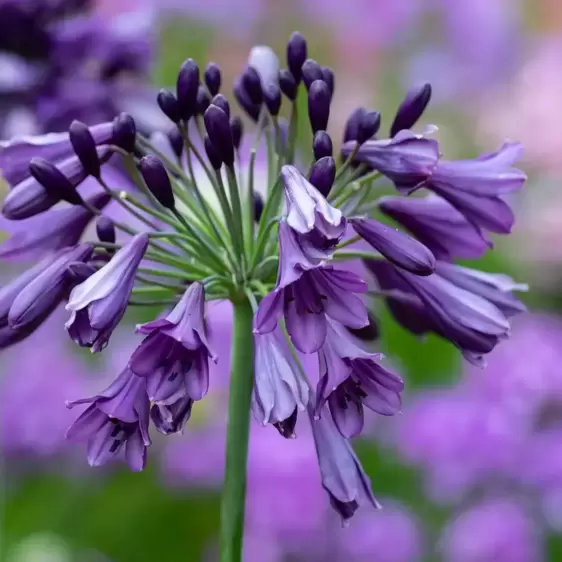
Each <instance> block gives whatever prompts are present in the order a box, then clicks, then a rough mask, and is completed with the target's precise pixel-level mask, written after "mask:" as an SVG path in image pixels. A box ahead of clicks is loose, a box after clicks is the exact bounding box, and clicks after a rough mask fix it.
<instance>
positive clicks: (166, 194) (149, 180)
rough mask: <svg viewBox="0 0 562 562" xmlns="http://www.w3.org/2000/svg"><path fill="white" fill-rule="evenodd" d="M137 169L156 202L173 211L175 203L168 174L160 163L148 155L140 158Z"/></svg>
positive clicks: (154, 157) (157, 159)
mask: <svg viewBox="0 0 562 562" xmlns="http://www.w3.org/2000/svg"><path fill="white" fill-rule="evenodd" d="M139 169H140V172H141V174H142V177H143V179H144V181H145V183H146V186H147V187H148V189H150V192H151V193H152V195H154V197H156V199H157V200H158V202H159V203H160V204H161V205H162V206H163V207H166V208H167V209H174V208H175V206H176V202H175V200H174V192H173V191H172V184H171V182H170V177H169V176H168V172H167V171H166V168H165V167H164V164H162V161H161V160H160V159H159V158H157V157H156V156H153V155H152V154H149V155H148V156H144V157H143V158H141V160H140V162H139Z"/></svg>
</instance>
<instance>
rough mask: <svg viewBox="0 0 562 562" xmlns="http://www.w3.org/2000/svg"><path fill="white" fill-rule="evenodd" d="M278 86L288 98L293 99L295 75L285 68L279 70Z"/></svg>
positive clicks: (295, 93)
mask: <svg viewBox="0 0 562 562" xmlns="http://www.w3.org/2000/svg"><path fill="white" fill-rule="evenodd" d="M279 87H280V88H281V91H282V92H283V94H284V95H285V96H286V97H287V98H288V99H290V100H291V101H295V98H296V97H297V83H296V81H295V77H294V76H293V75H292V74H291V72H290V71H289V70H287V69H286V68H283V69H282V70H280V71H279Z"/></svg>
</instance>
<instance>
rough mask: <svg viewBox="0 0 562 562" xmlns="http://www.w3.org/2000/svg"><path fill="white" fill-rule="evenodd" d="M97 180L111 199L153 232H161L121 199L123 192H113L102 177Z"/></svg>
mask: <svg viewBox="0 0 562 562" xmlns="http://www.w3.org/2000/svg"><path fill="white" fill-rule="evenodd" d="M97 180H98V183H99V184H100V185H101V186H102V188H103V189H104V191H105V192H106V193H108V194H109V195H111V197H112V198H113V199H114V200H115V201H117V203H119V205H121V207H123V208H124V209H125V210H126V211H127V212H128V213H130V214H131V215H133V217H135V218H136V219H138V220H140V221H141V222H143V223H144V224H146V225H147V226H148V227H150V228H152V230H160V229H159V228H158V226H157V225H156V224H154V223H153V222H151V221H150V220H149V219H147V218H146V217H145V216H144V215H141V214H140V213H139V212H138V211H135V209H133V208H131V206H130V205H127V203H126V202H125V198H124V197H121V192H118V191H114V190H112V189H111V188H110V187H109V186H108V185H107V184H106V183H105V181H104V180H103V179H102V178H101V177H99V178H97ZM123 193H125V192H123Z"/></svg>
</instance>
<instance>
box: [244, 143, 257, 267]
mask: <svg viewBox="0 0 562 562" xmlns="http://www.w3.org/2000/svg"><path fill="white" fill-rule="evenodd" d="M255 164H256V149H255V148H254V149H252V151H251V152H250V169H249V171H248V193H247V196H248V199H247V203H246V217H245V218H246V221H245V224H246V254H247V255H248V260H250V259H252V252H253V251H254V167H255Z"/></svg>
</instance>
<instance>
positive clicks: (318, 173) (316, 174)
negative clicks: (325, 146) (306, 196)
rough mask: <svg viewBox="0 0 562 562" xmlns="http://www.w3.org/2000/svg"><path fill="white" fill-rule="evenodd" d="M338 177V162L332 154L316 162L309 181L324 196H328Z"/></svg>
mask: <svg viewBox="0 0 562 562" xmlns="http://www.w3.org/2000/svg"><path fill="white" fill-rule="evenodd" d="M335 178H336V163H335V161H334V159H333V158H332V157H331V156H324V157H323V158H320V160H318V161H317V162H315V163H314V165H313V166H312V168H311V170H310V177H309V178H308V181H309V182H310V183H311V184H312V185H313V186H314V187H315V188H316V189H317V190H318V191H319V192H320V193H321V194H322V195H323V196H324V197H327V196H328V193H330V189H332V185H333V184H334V179H335Z"/></svg>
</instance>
